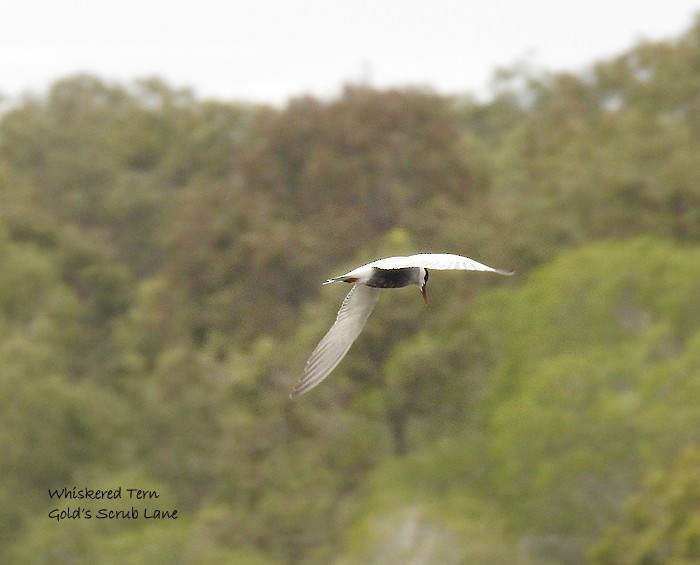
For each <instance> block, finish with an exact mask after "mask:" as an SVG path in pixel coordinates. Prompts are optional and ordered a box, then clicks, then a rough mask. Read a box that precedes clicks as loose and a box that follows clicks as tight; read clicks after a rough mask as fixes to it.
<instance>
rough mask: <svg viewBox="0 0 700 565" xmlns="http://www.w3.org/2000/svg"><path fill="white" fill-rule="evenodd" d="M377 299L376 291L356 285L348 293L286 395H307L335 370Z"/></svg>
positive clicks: (376, 289)
mask: <svg viewBox="0 0 700 565" xmlns="http://www.w3.org/2000/svg"><path fill="white" fill-rule="evenodd" d="M378 299H379V289H378V288H371V287H368V286H365V285H363V284H357V285H355V286H353V287H352V288H351V289H350V292H349V293H348V295H347V296H346V297H345V300H343V304H342V306H341V307H340V310H338V317H337V318H336V320H335V323H334V324H333V326H332V327H331V329H330V330H328V333H327V334H326V335H325V336H324V337H323V339H322V340H321V341H320V342H319V344H318V345H317V346H316V349H314V351H313V353H312V354H311V357H309V360H308V361H307V362H306V368H305V369H304V376H303V377H302V378H301V379H300V380H299V382H298V383H297V385H296V386H295V387H294V390H292V392H291V394H290V395H289V396H290V397H291V398H294V397H295V396H299V395H301V394H304V393H305V392H308V391H309V390H311V389H312V388H314V387H315V386H316V385H317V384H319V383H320V382H321V381H322V380H323V379H325V378H326V377H327V376H328V375H329V374H330V372H331V371H332V370H333V369H335V368H336V366H337V365H338V363H340V361H341V360H342V359H343V357H345V354H346V353H347V352H348V349H350V346H351V345H352V344H353V342H354V341H355V340H356V339H357V336H358V335H360V332H361V331H362V328H364V327H365V323H366V322H367V318H369V315H370V314H371V313H372V309H373V308H374V305H375V304H376V303H377V300H378Z"/></svg>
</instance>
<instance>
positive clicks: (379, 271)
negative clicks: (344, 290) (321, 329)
mask: <svg viewBox="0 0 700 565" xmlns="http://www.w3.org/2000/svg"><path fill="white" fill-rule="evenodd" d="M429 269H436V270H439V271H446V270H452V269H454V270H463V271H490V272H492V273H498V274H500V275H512V274H513V272H512V271H504V270H502V269H494V268H493V267H489V266H487V265H484V264H482V263H479V262H477V261H474V260H473V259H469V257H462V256H460V255H452V254H449V253H420V254H418V255H410V256H408V257H389V258H387V259H379V260H377V261H373V262H372V263H367V264H366V265H362V266H361V267H357V269H353V270H352V271H350V272H348V273H345V274H344V275H340V276H339V277H333V278H332V279H328V280H327V281H326V282H324V283H323V284H330V283H333V282H338V281H342V282H346V283H350V284H352V285H353V287H352V288H351V289H350V292H349V293H348V295H347V296H346V297H345V300H343V304H342V305H341V307H340V310H338V317H337V318H336V320H335V323H334V324H333V326H331V329H330V330H328V333H327V334H326V335H325V336H324V337H323V339H322V340H321V341H320V342H319V344H318V345H317V346H316V349H314V351H313V353H312V354H311V357H309V360H308V361H307V362H306V368H305V369H304V376H303V377H302V378H301V379H300V380H299V382H298V383H297V385H296V386H295V387H294V390H292V392H291V394H290V395H289V396H290V397H291V398H294V397H295V396H299V395H301V394H304V393H305V392H308V391H309V390H311V389H312V388H314V387H315V386H316V385H318V384H319V383H320V382H321V381H322V380H323V379H325V378H326V377H327V376H328V375H329V374H330V373H331V371H332V370H333V369H335V368H336V366H337V365H338V363H340V361H341V360H342V359H343V357H345V354H346V353H347V352H348V350H349V349H350V346H351V345H352V344H353V342H354V341H355V340H356V339H357V336H359V335H360V332H361V331H362V328H363V327H364V326H365V322H367V318H368V317H369V315H370V314H371V312H372V309H373V308H374V305H375V304H376V303H377V300H378V299H379V290H380V289H382V288H402V287H404V286H408V285H411V284H415V285H418V286H419V287H420V292H421V295H422V296H423V301H424V302H425V303H426V304H427V303H428V295H427V294H426V291H425V285H426V284H427V282H428V270H429Z"/></svg>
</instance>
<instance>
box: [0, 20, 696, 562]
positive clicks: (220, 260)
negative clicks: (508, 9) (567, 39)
mask: <svg viewBox="0 0 700 565" xmlns="http://www.w3.org/2000/svg"><path fill="white" fill-rule="evenodd" d="M698 60H700V22H696V23H695V24H694V25H693V26H692V27H691V28H690V29H689V30H688V31H687V32H686V33H685V34H683V35H682V36H681V37H679V38H677V39H674V40H669V41H661V42H643V43H640V44H639V45H637V46H636V47H634V48H633V49H631V50H630V51H628V52H626V53H623V54H621V55H619V56H618V57H615V58H613V59H611V60H607V61H599V62H597V63H595V64H593V65H592V66H591V67H590V68H589V69H587V70H586V71H584V72H581V73H578V74H572V73H557V74H533V73H530V74H528V73H524V72H522V71H519V70H518V69H513V70H512V72H503V73H502V74H501V75H500V77H499V82H498V84H497V87H496V88H495V90H494V95H493V97H492V98H491V99H490V100H488V101H483V102H482V101H476V100H473V99H471V98H469V97H457V96H445V95H441V94H438V93H435V92H432V91H429V90H426V89H419V88H402V89H389V90H378V89H375V88H372V87H370V86H367V85H349V86H347V87H346V88H345V90H344V91H343V92H342V94H340V95H339V96H338V97H336V98H334V99H331V100H318V99H315V98H312V97H300V98H298V99H294V100H290V101H289V102H288V103H287V104H286V105H285V106H283V107H278V108H274V107H267V106H258V105H250V104H243V103H235V102H226V101H213V100H200V99H198V98H197V97H196V96H195V95H194V94H193V93H192V92H190V91H188V90H177V89H173V88H171V87H170V86H168V85H167V84H164V83H163V82H162V81H160V80H158V79H155V78H153V79H146V80H140V81H136V82H134V83H132V84H128V85H122V84H115V83H110V82H108V81H106V80H103V79H101V78H99V77H95V76H89V75H79V76H72V77H66V78H64V79H62V80H59V81H57V82H56V83H55V84H53V85H52V86H51V88H50V89H49V90H48V91H47V92H45V93H42V94H39V95H33V96H27V97H26V98H24V99H22V100H19V101H17V102H16V103H15V104H13V106H12V107H10V108H8V109H6V110H5V111H4V113H3V114H2V115H0V389H2V393H1V394H0V452H1V453H2V454H3V456H2V458H0V479H1V480H2V486H3V488H2V489H0V508H2V509H3V512H2V513H0V560H1V561H3V562H15V563H46V562H52V561H61V562H64V563H93V562H97V561H99V562H102V563H133V564H137V563H146V562H149V563H150V562H153V561H170V562H179V563H234V564H235V563H241V564H243V563H245V564H256V563H260V564H263V563H284V564H305V563H309V564H311V563H314V564H317V563H328V564H331V563H346V564H354V563H378V564H379V563H389V562H404V561H406V560H407V559H408V557H414V558H415V559H422V561H421V562H425V563H441V564H442V563H455V564H461V563H475V564H506V563H508V564H510V563H518V562H520V563H545V564H551V565H554V564H558V563H562V564H564V563H566V564H576V563H584V562H586V560H587V559H589V560H591V561H592V562H594V563H679V564H680V563H690V562H693V560H697V559H698V555H699V554H698V547H699V546H698V539H700V538H699V537H698V536H699V534H698V527H697V526H698V524H697V522H698V520H697V493H698V489H699V488H700V483H699V482H698V481H699V480H700V479H699V478H698V472H697V459H698V457H697V452H698V449H700V411H698V405H700V302H699V301H698V295H699V294H700V216H699V214H700V160H699V159H698V155H700V106H699V105H700V97H699V96H698V85H699V84H700V68H699V67H698V64H697V61H698ZM430 251H433V252H452V253H459V254H465V255H468V256H471V257H473V258H475V259H477V260H479V261H484V262H486V263H488V264H491V265H494V266H498V267H504V268H513V269H515V270H516V271H517V274H516V276H515V277H512V278H509V279H501V278H498V277H494V276H490V275H489V274H487V273H449V272H440V273H435V274H434V275H433V276H432V277H431V284H432V294H431V304H430V306H429V307H425V306H424V305H423V304H422V302H421V301H420V299H419V297H418V296H417V293H415V292H411V290H410V289H406V290H403V291H396V292H388V291H387V292H384V293H383V296H382V300H381V302H380V304H379V305H378V306H377V308H376V310H375V312H374V313H373V315H372V318H371V319H370V321H369V323H368V324H367V327H366V329H365V331H364V332H363V334H362V335H361V336H360V338H359V339H358V340H357V342H356V343H355V345H354V346H353V348H352V350H351V352H350V354H349V355H348V356H347V357H346V358H345V359H344V361H343V362H342V363H341V364H340V365H339V366H338V368H337V369H336V370H335V371H334V373H333V375H332V377H331V378H329V379H328V380H327V381H325V382H324V383H323V385H322V386H320V387H318V388H317V389H315V390H314V391H313V393H311V394H309V395H307V396H305V397H302V398H300V399H296V400H294V401H291V400H290V399H289V398H288V396H287V394H288V392H289V390H290V388H291V387H292V386H293V384H294V383H295V382H296V380H297V378H298V376H299V374H300V373H301V371H302V370H303V366H304V362H305V360H306V357H307V355H308V354H309V352H310V351H311V350H312V349H313V347H314V346H315V344H316V343H317V341H318V339H319V338H320V337H321V336H322V335H323V333H324V332H325V331H326V329H327V328H328V326H329V325H330V324H331V323H332V321H333V319H334V316H335V312H336V311H337V308H338V305H339V304H340V301H341V300H342V297H343V296H344V292H345V291H347V288H342V287H341V285H332V286H329V287H323V289H322V288H321V286H320V283H321V282H322V281H323V280H324V279H326V278H327V277H329V276H333V275H335V274H338V273H341V272H344V270H347V269H348V268H350V267H352V266H355V265H356V264H361V263H364V262H368V261H370V260H372V259H375V258H379V257H383V256H389V255H398V254H409V253H416V252H430ZM414 290H415V289H414ZM64 487H66V488H67V489H68V490H70V489H73V488H74V487H75V488H76V489H84V488H88V489H106V490H108V489H116V488H118V487H122V489H123V493H126V492H127V490H126V489H138V490H143V491H149V492H157V493H158V498H157V499H155V502H154V501H151V500H142V499H140V498H139V499H132V498H129V497H127V496H126V494H124V496H123V497H122V498H121V499H119V500H94V499H65V498H61V499H58V498H56V497H55V496H51V495H50V494H49V492H50V491H55V490H61V489H63V488H64ZM132 507H133V510H134V511H138V513H139V516H137V517H134V516H133V513H132V514H129V512H132V510H131V509H132ZM100 510H103V511H104V512H105V513H106V514H107V515H108V516H110V517H107V518H105V519H100V518H98V513H99V512H100ZM156 510H158V512H159V518H157V519H153V518H146V517H145V516H146V515H148V514H149V513H151V515H153V513H154V512H155V511H156ZM174 510H177V518H174V517H173V516H170V517H162V516H161V515H160V513H168V512H170V513H171V512H172V511H174ZM76 511H77V517H75V516H73V515H70V512H73V513H75V512H76ZM61 512H64V513H65V514H64V515H63V518H62V519H61V515H62V514H61ZM110 512H111V514H110ZM120 513H121V514H120ZM124 513H126V514H129V515H128V516H127V515H125V514H124ZM88 515H89V516H88Z"/></svg>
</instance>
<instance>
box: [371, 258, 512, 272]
mask: <svg viewBox="0 0 700 565" xmlns="http://www.w3.org/2000/svg"><path fill="white" fill-rule="evenodd" d="M368 266H371V267H376V268H378V269H403V268H406V267H423V268H424V269H436V270H438V271H447V270H452V269H456V270H463V271H491V272H493V273H498V274H500V275H512V274H513V271H505V270H503V269H494V268H493V267H489V266H488V265H484V264H483V263H479V262H478V261H474V259H470V258H469V257H462V256H461V255H453V254H451V253H419V254H418V255H408V256H406V257H389V258H388V259H379V260H378V261H374V262H373V263H370V264H369V265H368Z"/></svg>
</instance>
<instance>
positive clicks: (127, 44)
mask: <svg viewBox="0 0 700 565" xmlns="http://www.w3.org/2000/svg"><path fill="white" fill-rule="evenodd" d="M696 13H700V0H695V1H689V0H663V1H655V0H654V1H652V0H647V1H641V2H640V1H639V0H582V1H565V0H530V1H522V0H482V1H480V2H475V1H470V0H429V1H428V0H345V1H343V2H339V1H335V0H288V1H283V0H238V1H237V0H227V1H226V0H179V1H178V0H120V1H116V0H111V1H107V0H82V1H81V0H21V1H16V2H6V3H4V6H3V8H2V11H1V12H0V95H2V96H4V97H6V98H7V97H10V98H13V97H16V96H19V95H20V94H22V93H23V92H25V91H34V92H43V91H44V89H45V88H46V87H47V86H48V85H49V84H50V83H51V82H52V81H54V80H56V79H58V78H62V77H66V76H68V75H71V74H74V73H77V72H90V73H94V74H97V75H99V76H101V77H103V78H105V79H107V80H117V81H120V82H123V83H127V82H129V81H131V80H133V79H135V78H142V77H145V76H154V75H155V76H158V77H160V78H162V79H164V80H165V81H166V82H167V83H168V84H170V85H171V86H173V87H189V88H192V89H193V90H194V91H195V93H196V94H197V95H198V96H201V97H216V98H221V99H225V100H237V101H238V100H240V101H252V102H269V103H275V104H281V103H284V102H285V101H286V100H287V99H288V98H289V97H292V96H299V95H303V94H312V95H315V96H322V97H327V96H333V95H336V94H337V93H338V92H340V88H341V87H342V85H343V84H345V83H348V82H360V81H362V82H368V83H370V84H372V85H374V86H376V87H379V88H384V87H387V86H406V85H421V86H428V87H431V88H433V89H434V90H436V91H438V92H442V93H450V94H454V93H467V92H470V93H473V94H483V93H485V92H486V88H487V85H488V83H489V81H490V79H491V78H492V76H493V73H494V71H495V70H496V69H497V68H498V67H510V66H513V65H514V64H515V63H517V62H518V61H520V62H522V61H526V62H528V63H529V64H530V65H532V66H534V67H535V68H538V69H545V70H564V69H566V70H572V71H580V70H583V69H584V68H585V67H586V66H587V65H589V64H590V63H592V62H594V61H596V60H599V59H601V58H606V57H611V56H613V55H616V54H619V53H621V52H623V51H625V50H626V49H629V48H630V47H632V46H633V45H634V44H635V43H636V42H637V41H639V40H642V39H649V40H659V39H672V38H675V37H677V36H678V35H680V34H681V33H683V32H685V31H687V30H688V29H689V28H690V26H691V25H692V22H693V16H694V15H695V14H696Z"/></svg>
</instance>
